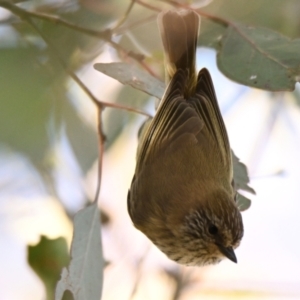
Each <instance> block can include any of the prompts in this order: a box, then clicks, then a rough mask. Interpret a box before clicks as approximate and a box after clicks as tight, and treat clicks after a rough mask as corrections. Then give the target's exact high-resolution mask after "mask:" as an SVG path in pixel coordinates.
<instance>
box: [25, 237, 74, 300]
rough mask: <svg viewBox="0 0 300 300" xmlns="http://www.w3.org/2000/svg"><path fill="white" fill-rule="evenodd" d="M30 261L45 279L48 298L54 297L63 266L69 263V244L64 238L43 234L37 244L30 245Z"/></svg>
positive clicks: (33, 267) (32, 266)
mask: <svg viewBox="0 0 300 300" xmlns="http://www.w3.org/2000/svg"><path fill="white" fill-rule="evenodd" d="M27 249H28V263H29V265H30V266H31V268H32V269H33V270H34V271H35V272H36V273H37V275H38V276H39V277H40V278H41V280H42V281H43V283H44V285H45V288H46V295H47V299H48V300H52V299H54V290H55V285H56V283H57V281H58V280H59V275H60V272H61V270H62V268H63V267H65V266H67V265H68V263H69V253H68V245H67V242H66V240H65V239H64V238H62V237H60V238H57V239H48V238H47V237H45V236H41V240H40V242H39V243H38V244H37V245H35V246H28V247H27Z"/></svg>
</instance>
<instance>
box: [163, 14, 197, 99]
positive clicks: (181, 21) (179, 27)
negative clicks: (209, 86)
mask: <svg viewBox="0 0 300 300" xmlns="http://www.w3.org/2000/svg"><path fill="white" fill-rule="evenodd" d="M199 23H200V18H199V15H198V14H197V13H195V12H194V11H192V10H170V11H167V12H163V13H161V14H160V15H159V17H158V24H159V28H160V33H161V38H162V42H163V46H164V50H165V61H166V73H167V77H168V80H170V79H171V78H172V77H173V76H174V74H175V73H176V71H177V70H179V69H183V70H188V81H187V85H186V90H185V93H184V94H185V96H187V97H188V96H190V95H191V94H193V92H194V90H195V86H196V82H197V74H196V47H197V38H198V32H199Z"/></svg>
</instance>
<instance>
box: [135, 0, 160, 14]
mask: <svg viewBox="0 0 300 300" xmlns="http://www.w3.org/2000/svg"><path fill="white" fill-rule="evenodd" d="M135 2H136V3H138V4H140V5H141V6H144V7H146V8H149V9H150V10H153V11H156V12H161V9H160V8H158V7H155V6H153V5H151V4H148V3H145V2H143V1H141V0H136V1H135Z"/></svg>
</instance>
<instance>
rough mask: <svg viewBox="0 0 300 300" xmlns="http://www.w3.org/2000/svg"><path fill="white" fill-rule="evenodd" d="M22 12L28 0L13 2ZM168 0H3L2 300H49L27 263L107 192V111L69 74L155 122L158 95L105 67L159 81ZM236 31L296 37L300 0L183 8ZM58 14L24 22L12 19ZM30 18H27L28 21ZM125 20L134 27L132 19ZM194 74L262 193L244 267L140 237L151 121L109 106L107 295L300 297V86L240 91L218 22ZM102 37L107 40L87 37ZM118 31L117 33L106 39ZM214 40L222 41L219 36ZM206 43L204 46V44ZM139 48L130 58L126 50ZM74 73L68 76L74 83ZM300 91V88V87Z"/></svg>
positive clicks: (206, 33)
mask: <svg viewBox="0 0 300 300" xmlns="http://www.w3.org/2000/svg"><path fill="white" fill-rule="evenodd" d="M16 2H19V1H15V3H16ZM166 2H168V1H164V2H163V1H159V0H156V1H145V2H143V3H146V4H147V5H148V7H145V6H143V5H141V3H140V1H136V3H135V4H134V5H133V7H132V10H131V11H130V13H129V15H128V16H127V17H126V18H125V19H124V16H125V13H126V10H127V9H128V7H129V5H130V3H131V2H130V1H124V0H99V1H90V0H81V1H74V0H61V1H60V0H40V1H24V2H21V3H18V4H13V2H12V6H10V7H9V9H4V8H2V7H3V6H4V7H7V6H5V5H4V4H3V3H4V2H2V1H0V6H1V8H0V66H1V68H0V103H1V106H0V165H1V168H0V266H1V273H0V299H1V300H19V299H22V300H27V299H30V300H39V299H46V289H45V286H44V284H43V282H42V280H41V279H40V277H39V276H38V275H37V274H36V273H35V272H34V271H33V269H32V268H31V267H30V266H29V264H28V262H27V257H28V249H27V246H28V245H35V244H37V243H38V242H39V241H40V238H41V236H42V235H43V236H47V237H48V238H50V239H54V238H58V237H64V238H65V239H66V241H67V244H68V246H70V242H71V239H72V219H73V217H74V214H75V213H76V212H77V211H78V210H79V209H81V208H83V207H85V206H86V205H87V204H88V203H90V201H91V200H92V199H93V198H94V195H95V190H96V182H97V161H98V160H97V156H98V149H97V145H98V141H97V139H98V137H97V110H96V106H95V105H94V104H93V102H92V101H91V99H90V98H89V97H88V96H87V94H86V93H85V92H84V90H83V89H82V88H81V87H80V86H79V85H78V83H76V82H75V81H74V80H73V79H72V78H71V77H72V74H76V75H77V76H78V78H80V80H81V81H82V82H83V83H84V85H85V87H86V89H88V90H89V91H90V92H92V93H93V95H94V96H95V97H96V98H97V99H99V100H102V101H106V102H112V103H115V104H116V105H126V106H130V107H134V108H137V109H141V110H143V111H146V112H148V113H150V114H152V115H153V114H154V112H155V98H154V97H150V96H149V95H147V94H145V93H143V92H141V91H138V90H135V89H133V88H132V87H128V86H123V85H122V84H121V83H119V82H118V81H116V80H114V79H112V78H110V77H107V76H106V75H103V74H101V73H100V72H98V71H96V70H95V69H94V68H93V65H94V64H95V63H99V62H102V63H109V62H117V61H126V62H128V63H131V64H137V65H139V67H140V68H142V66H141V63H139V62H141V60H140V59H139V57H137V56H135V55H134V54H133V53H139V54H141V55H143V56H144V57H145V59H144V60H143V62H142V64H143V65H144V67H145V66H146V67H147V69H150V70H152V72H153V73H154V74H155V75H156V76H157V77H158V78H160V79H161V80H163V78H164V70H163V64H162V62H163V54H162V45H161V42H160V38H159V34H158V28H157V25H156V15H157V12H156V11H155V10H154V8H158V9H168V8H171V7H172V6H171V5H170V4H168V3H166ZM181 3H188V4H189V5H191V6H192V7H194V8H201V7H203V10H204V11H206V12H209V13H210V14H213V15H217V16H221V17H222V18H226V19H228V20H231V21H236V22H241V23H245V24H250V25H256V26H263V27H267V28H270V29H272V30H275V31H277V32H279V33H281V34H283V35H285V36H287V37H289V38H291V39H296V38H300V18H299V10H300V2H299V1H297V0H286V1H280V0H252V1H250V2H249V1H246V0H240V1H234V0H226V1H225V0H215V1H209V0H207V1H206V0H202V1H181ZM16 6H17V7H19V8H21V9H24V10H26V11H32V12H35V13H37V14H38V15H41V14H52V15H56V16H59V18H61V19H63V20H67V21H68V22H70V23H72V24H75V25H76V26H77V28H75V29H74V28H73V29H70V28H67V27H66V26H64V25H62V24H59V22H58V23H51V21H49V20H46V18H43V17H37V16H35V17H33V16H30V17H32V19H31V20H33V22H34V26H36V28H37V29H38V30H36V29H34V28H33V27H32V26H30V24H29V22H28V20H26V18H25V19H23V20H21V19H20V14H19V15H18V11H16V9H14V8H15V7H16ZM23 16H24V15H23ZM122 20H124V22H122ZM201 26H202V30H201V32H202V35H201V34H200V41H199V48H198V52H197V60H198V62H197V67H198V68H199V69H200V68H202V67H207V68H208V69H209V70H210V72H211V74H212V78H213V81H214V83H215V88H216V93H217V96H218V100H219V103H220V106H221V110H222V113H223V116H224V120H225V123H226V126H227V130H228V134H229V138H230V142H231V147H232V149H233V150H234V151H235V153H236V155H237V156H238V157H239V158H240V159H241V161H242V162H244V163H245V164H246V165H247V167H248V171H249V175H250V178H251V183H250V185H251V186H252V187H253V188H254V189H255V191H256V193H257V195H256V196H254V195H247V196H248V197H249V198H251V200H252V205H251V207H250V208H249V210H247V211H245V212H244V213H243V219H244V226H245V236H244V238H243V241H242V243H241V246H240V247H239V248H238V249H237V251H236V254H237V258H238V264H233V263H232V262H230V261H223V262H221V263H220V264H219V265H217V266H211V267H204V268H192V267H182V266H179V265H177V264H175V263H173V262H171V261H170V260H168V259H167V258H166V257H165V255H164V254H162V253H161V252H160V251H159V250H157V249H156V248H155V247H154V246H153V245H152V244H151V243H150V242H149V241H148V239H147V238H146V237H145V236H144V235H143V234H142V233H140V232H139V231H137V230H136V229H135V228H134V227H133V225H132V223H131V221H130V218H129V216H128V213H127V203H126V199H127V192H128V188H129V186H130V183H131V179H132V176H133V173H134V168H135V153H136V148H137V133H138V130H139V128H140V126H141V124H142V123H143V122H144V121H145V119H146V118H145V117H144V116H142V115H139V114H137V113H133V112H128V111H124V110H121V109H118V108H109V107H107V108H105V111H104V112H103V115H102V117H103V120H102V121H103V122H102V129H103V132H104V134H105V136H106V143H105V153H104V159H103V166H102V170H103V171H102V184H101V193H100V199H99V206H100V208H101V212H102V223H103V224H102V241H103V252H104V258H105V260H106V262H107V265H106V267H105V270H104V287H103V299H104V300H108V299H112V300H114V299H118V300H119V299H122V300H123V299H149V300H152V299H165V300H167V299H172V300H175V299H181V300H185V299H186V300H190V299H300V271H299V270H300V241H299V232H300V201H299V198H300V184H299V182H300V160H299V159H298V156H299V153H300V152H299V151H300V96H299V95H300V89H299V86H297V87H296V90H295V92H278V93H271V92H267V91H262V90H257V89H252V88H248V87H246V86H242V85H240V84H237V83H234V82H233V81H230V80H229V79H227V78H226V77H225V76H224V75H222V74H221V73H220V72H219V71H218V69H217V66H216V55H217V53H216V50H214V49H213V48H216V46H215V41H214V40H210V32H211V31H212V30H215V27H214V26H215V24H213V22H212V21H210V20H207V19H205V18H203V19H202V25H201ZM82 28H84V29H87V28H88V29H91V30H96V31H100V32H102V33H101V34H102V35H101V37H102V38H99V37H96V36H95V35H96V34H94V36H92V35H91V34H90V35H89V34H86V32H83V31H84V30H83V29H82ZM108 28H110V29H111V28H113V29H114V35H113V36H112V42H113V43H115V44H118V45H119V47H116V46H115V45H114V44H113V43H112V42H107V39H109V38H110V37H109V38H107V36H106V35H105V34H107V32H106V31H105V30H106V29H108ZM214 33H215V31H214ZM201 37H202V38H201ZM130 51H131V52H130ZM70 75H71V76H70ZM298 85H299V84H298Z"/></svg>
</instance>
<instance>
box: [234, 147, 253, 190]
mask: <svg viewBox="0 0 300 300" xmlns="http://www.w3.org/2000/svg"><path fill="white" fill-rule="evenodd" d="M231 155H232V163H233V177H234V185H235V188H236V189H237V190H244V191H247V192H249V193H251V194H254V195H255V191H254V189H253V188H252V187H250V186H249V185H248V183H249V181H250V179H249V176H248V171H247V167H246V166H245V165H244V164H243V163H242V162H240V159H239V158H238V157H237V156H236V155H235V154H234V152H233V151H232V150H231Z"/></svg>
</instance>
